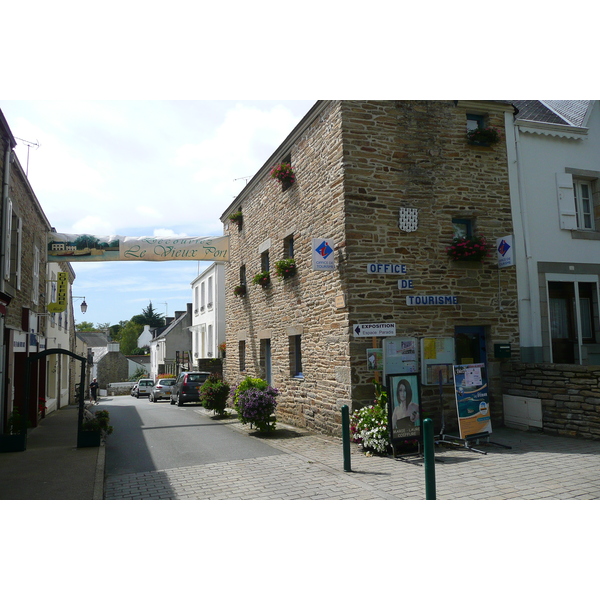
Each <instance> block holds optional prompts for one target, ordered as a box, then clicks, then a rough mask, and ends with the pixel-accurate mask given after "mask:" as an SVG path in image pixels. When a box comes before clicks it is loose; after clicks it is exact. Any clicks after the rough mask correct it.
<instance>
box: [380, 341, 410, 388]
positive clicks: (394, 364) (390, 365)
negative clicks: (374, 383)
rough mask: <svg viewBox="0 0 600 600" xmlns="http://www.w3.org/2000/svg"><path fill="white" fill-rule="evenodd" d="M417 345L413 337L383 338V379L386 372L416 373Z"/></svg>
mask: <svg viewBox="0 0 600 600" xmlns="http://www.w3.org/2000/svg"><path fill="white" fill-rule="evenodd" d="M418 350H419V345H418V340H417V338H413V337H387V338H384V339H383V380H384V381H385V380H386V379H385V378H386V376H387V374H388V373H418V372H419V352H418Z"/></svg>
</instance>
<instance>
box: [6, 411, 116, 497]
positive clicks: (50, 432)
mask: <svg viewBox="0 0 600 600" xmlns="http://www.w3.org/2000/svg"><path fill="white" fill-rule="evenodd" d="M77 416H78V407H77V406H66V407H64V408H61V409H60V410H57V411H53V412H51V413H50V414H49V415H48V416H47V417H46V418H44V419H42V420H41V421H40V423H39V425H38V426H37V427H36V428H35V429H31V430H30V431H29V434H28V436H27V449H26V450H25V451H24V452H6V453H0V500H102V494H103V485H104V455H105V447H104V446H100V447H99V448H77Z"/></svg>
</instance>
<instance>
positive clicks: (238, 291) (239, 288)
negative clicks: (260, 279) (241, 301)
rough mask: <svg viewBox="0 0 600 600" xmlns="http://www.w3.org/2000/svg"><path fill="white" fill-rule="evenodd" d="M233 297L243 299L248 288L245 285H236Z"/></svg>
mask: <svg viewBox="0 0 600 600" xmlns="http://www.w3.org/2000/svg"><path fill="white" fill-rule="evenodd" d="M233 295H234V296H237V297H238V298H243V297H244V296H245V295H246V286H245V285H244V284H240V285H236V286H235V287H234V288H233Z"/></svg>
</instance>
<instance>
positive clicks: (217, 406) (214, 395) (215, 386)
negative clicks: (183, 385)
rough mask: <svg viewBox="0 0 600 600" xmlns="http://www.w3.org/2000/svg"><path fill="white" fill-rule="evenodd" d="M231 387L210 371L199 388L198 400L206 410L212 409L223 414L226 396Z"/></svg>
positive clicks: (220, 414) (221, 415)
mask: <svg viewBox="0 0 600 600" xmlns="http://www.w3.org/2000/svg"><path fill="white" fill-rule="evenodd" d="M230 389H231V387H230V386H229V385H228V384H227V383H225V381H223V378H222V377H221V376H220V375H218V374H217V373H212V374H211V375H209V376H208V378H207V379H206V381H205V382H204V383H203V384H202V387H201V388H200V398H199V399H200V402H201V403H202V406H204V408H206V409H208V410H212V411H214V412H215V413H216V414H218V415H219V416H220V417H223V416H224V415H225V408H226V406H227V398H228V397H229V391H230Z"/></svg>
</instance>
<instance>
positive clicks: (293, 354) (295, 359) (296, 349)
mask: <svg viewBox="0 0 600 600" xmlns="http://www.w3.org/2000/svg"><path fill="white" fill-rule="evenodd" d="M289 342H290V375H291V376H292V377H298V378H302V377H304V375H303V374H302V336H301V335H291V336H290V338H289Z"/></svg>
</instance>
